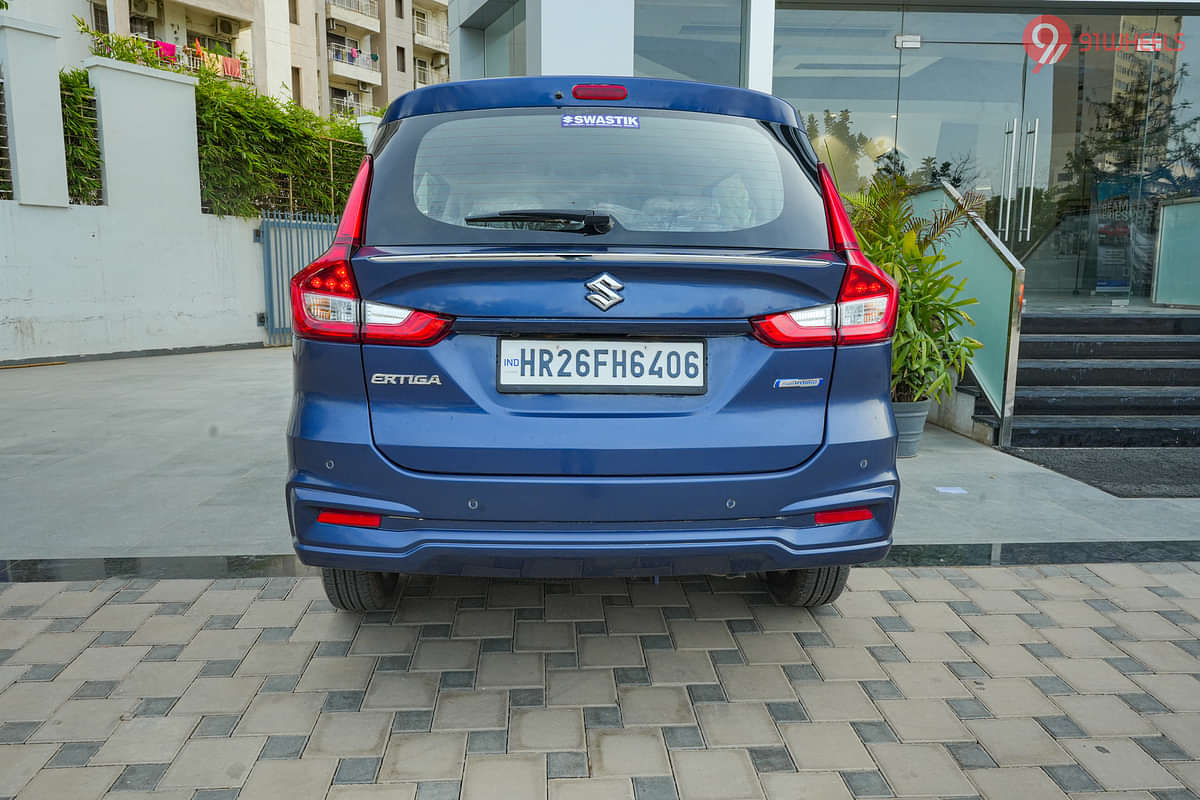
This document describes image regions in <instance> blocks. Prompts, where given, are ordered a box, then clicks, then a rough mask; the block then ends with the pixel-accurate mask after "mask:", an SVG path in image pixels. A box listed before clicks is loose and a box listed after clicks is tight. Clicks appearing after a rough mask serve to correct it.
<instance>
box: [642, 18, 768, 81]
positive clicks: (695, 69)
mask: <svg viewBox="0 0 1200 800" xmlns="http://www.w3.org/2000/svg"><path fill="white" fill-rule="evenodd" d="M744 5H745V4H744V2H743V0H635V2H634V11H633V74H634V75H644V76H647V77H651V78H684V79H687V80H693V81H704V82H706V83H723V84H725V85H727V86H740V85H741V84H742V72H743V61H744V58H743V53H742V45H743V42H744V39H745V37H744V34H743V30H742V20H743V18H744V17H745V8H744Z"/></svg>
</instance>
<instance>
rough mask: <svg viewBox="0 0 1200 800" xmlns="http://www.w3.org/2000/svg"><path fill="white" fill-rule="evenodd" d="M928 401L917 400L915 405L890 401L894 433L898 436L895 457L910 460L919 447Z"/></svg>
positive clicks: (927, 414) (927, 410)
mask: <svg viewBox="0 0 1200 800" xmlns="http://www.w3.org/2000/svg"><path fill="white" fill-rule="evenodd" d="M931 402H932V401H931V400H929V399H925V400H918V401H917V402H915V403H897V402H895V401H894V400H893V401H892V413H893V414H894V415H895V416H896V432H897V433H898V434H899V439H900V441H899V446H898V448H897V450H896V455H897V456H898V457H899V458H912V457H913V456H915V455H916V454H917V448H918V447H920V446H921V432H922V431H923V430H925V418H926V417H928V416H929V404H930V403H931Z"/></svg>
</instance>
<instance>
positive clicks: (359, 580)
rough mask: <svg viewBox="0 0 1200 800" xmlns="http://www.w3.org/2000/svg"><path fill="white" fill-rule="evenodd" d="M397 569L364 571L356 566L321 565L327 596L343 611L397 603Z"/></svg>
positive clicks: (382, 606)
mask: <svg viewBox="0 0 1200 800" xmlns="http://www.w3.org/2000/svg"><path fill="white" fill-rule="evenodd" d="M399 579H400V576H399V575H397V574H396V573H394V572H364V571H363V570H356V569H334V568H332V567H322V568H321V582H322V583H324V584H325V596H326V597H328V598H329V602H330V603H333V605H334V606H335V607H336V608H340V609H341V610H343V611H387V610H389V609H391V608H392V606H393V605H395V602H396V584H397V583H398V582H399Z"/></svg>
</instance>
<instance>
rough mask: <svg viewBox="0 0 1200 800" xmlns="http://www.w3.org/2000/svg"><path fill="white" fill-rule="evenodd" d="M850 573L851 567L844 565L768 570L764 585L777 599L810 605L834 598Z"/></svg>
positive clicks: (791, 603) (784, 602)
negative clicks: (778, 570) (779, 570)
mask: <svg viewBox="0 0 1200 800" xmlns="http://www.w3.org/2000/svg"><path fill="white" fill-rule="evenodd" d="M849 576H850V568H849V567H846V566H837V567H814V568H813V569H792V570H787V571H786V572H768V573H767V588H769V589H770V590H771V596H772V597H774V598H775V600H776V601H777V602H780V603H783V604H784V605H787V606H803V607H804V608H812V607H813V606H823V605H825V604H826V603H832V602H833V601H834V600H837V599H838V597H839V596H840V595H841V593H842V590H843V589H845V588H846V578H847V577H849Z"/></svg>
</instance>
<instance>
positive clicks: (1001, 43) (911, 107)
mask: <svg viewBox="0 0 1200 800" xmlns="http://www.w3.org/2000/svg"><path fill="white" fill-rule="evenodd" d="M1028 20H1029V17H1028V16H1027V15H1011V14H949V15H947V14H938V15H930V14H919V13H913V14H906V15H905V17H904V32H905V38H906V39H907V40H908V41H906V42H905V43H904V45H905V46H904V47H903V49H902V50H901V69H900V87H899V107H898V116H899V120H898V126H897V136H896V140H897V153H896V156H895V158H896V160H897V162H899V163H900V164H902V165H903V167H904V168H906V169H907V170H908V171H909V172H910V173H913V174H915V175H916V176H918V177H919V178H925V179H930V180H949V181H950V182H951V183H952V184H954V185H955V186H956V187H957V188H959V189H960V190H974V191H976V192H979V193H980V194H982V195H983V196H984V197H986V198H987V211H986V215H985V218H986V220H987V222H988V224H989V225H990V226H991V227H992V229H993V230H994V231H995V232H996V233H997V235H998V236H999V237H1000V239H1001V240H1002V241H1003V242H1004V244H1005V245H1007V246H1008V248H1009V249H1010V250H1011V251H1012V252H1013V254H1014V255H1015V256H1016V257H1017V258H1018V259H1019V260H1020V261H1021V262H1022V264H1024V266H1025V268H1026V273H1025V285H1026V293H1027V296H1031V297H1033V298H1036V299H1038V300H1041V301H1044V300H1051V301H1056V302H1060V303H1066V304H1069V305H1078V304H1093V305H1113V304H1114V303H1115V304H1125V303H1128V302H1129V298H1130V295H1131V294H1133V295H1134V296H1139V297H1140V296H1145V295H1146V294H1148V292H1149V287H1150V276H1151V273H1152V263H1153V255H1154V254H1153V239H1154V237H1153V235H1152V232H1151V231H1150V225H1151V224H1152V219H1151V218H1152V217H1153V213H1152V209H1150V207H1149V205H1148V204H1147V203H1146V201H1145V197H1146V195H1145V190H1144V187H1145V176H1146V174H1147V166H1146V164H1145V163H1144V162H1145V159H1146V153H1147V147H1146V146H1145V141H1146V139H1147V118H1150V119H1151V120H1152V119H1153V117H1154V112H1153V108H1154V106H1155V105H1156V103H1158V102H1159V101H1158V99H1157V96H1156V94H1155V89H1154V83H1153V80H1152V79H1151V78H1149V77H1147V76H1150V75H1152V69H1153V65H1154V63H1155V60H1156V58H1157V59H1161V58H1162V56H1161V55H1156V54H1155V53H1146V52H1138V51H1137V49H1136V47H1134V46H1132V44H1131V45H1130V46H1127V47H1125V48H1124V49H1113V48H1112V47H1111V46H1110V47H1108V48H1105V47H1104V46H1103V45H1102V43H1103V42H1105V41H1108V42H1110V43H1111V42H1112V41H1114V37H1120V36H1121V35H1122V34H1123V35H1124V36H1125V37H1126V39H1125V41H1127V42H1130V43H1132V42H1133V41H1134V40H1135V39H1136V37H1137V36H1138V35H1139V34H1147V33H1149V34H1152V33H1153V32H1154V31H1155V27H1156V18H1155V16H1154V15H1145V16H1131V15H1124V16H1121V15H1064V17H1063V20H1064V22H1065V23H1066V24H1067V26H1068V27H1069V28H1070V29H1071V33H1072V43H1073V46H1072V47H1070V48H1069V49H1068V50H1066V51H1065V52H1064V55H1063V56H1062V58H1061V59H1060V60H1059V61H1058V62H1056V63H1050V64H1044V65H1041V66H1040V67H1038V69H1037V71H1036V72H1035V71H1034V68H1035V67H1037V66H1038V65H1036V64H1035V63H1034V62H1033V61H1032V60H1030V58H1029V57H1028V55H1027V54H1026V49H1025V46H1024V45H1023V44H1022V42H1021V37H1022V31H1023V30H1024V25H1025V24H1026V23H1027V22H1028ZM917 31H919V33H917ZM929 31H933V32H934V33H933V35H930V34H929ZM910 32H911V33H910ZM1106 36H1107V37H1108V38H1107V40H1106V39H1105V37H1106ZM1116 40H1117V41H1121V40H1120V39H1119V38H1117V39H1116ZM899 43H900V42H898V44H899ZM1159 93H1160V94H1161V91H1160V92H1159ZM1147 109H1149V110H1150V111H1149V113H1147Z"/></svg>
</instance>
